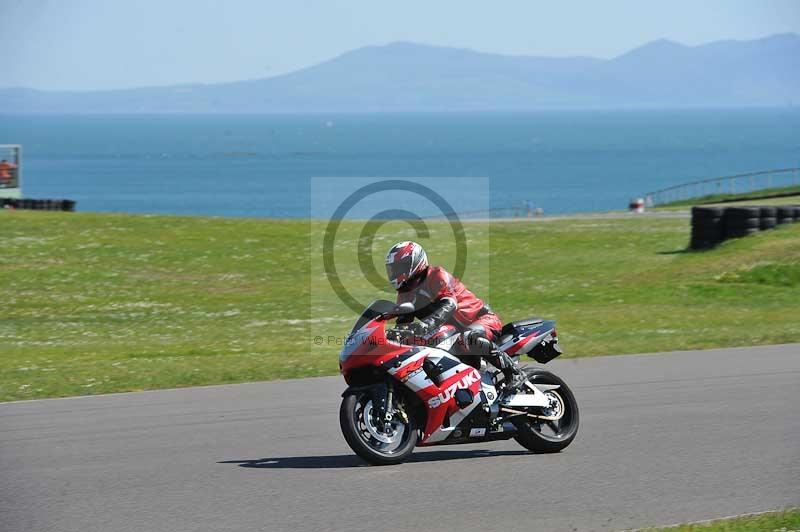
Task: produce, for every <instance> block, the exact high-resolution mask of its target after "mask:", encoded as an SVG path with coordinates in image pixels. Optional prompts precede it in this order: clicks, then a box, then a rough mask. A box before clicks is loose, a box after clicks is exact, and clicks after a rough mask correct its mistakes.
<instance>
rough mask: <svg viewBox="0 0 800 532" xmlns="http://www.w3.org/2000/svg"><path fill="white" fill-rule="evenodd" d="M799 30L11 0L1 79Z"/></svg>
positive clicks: (150, 78) (572, 8)
mask: <svg viewBox="0 0 800 532" xmlns="http://www.w3.org/2000/svg"><path fill="white" fill-rule="evenodd" d="M783 32H795V33H800V0H748V1H744V0H702V1H696V0H688V1H687V0H666V1H627V0H626V1H614V0H604V1H584V2H552V1H547V2H545V1H533V0H519V1H517V0H514V1H502V0H498V1H494V2H487V1H486V0H481V1H471V0H455V1H450V0H426V1H421V0H420V1H418V0H403V1H402V2H398V1H393V2H389V1H382V0H351V1H341V2H339V1H332V0H328V1H323V0H308V1H303V0H283V1H271V0H229V1H218V2H213V1H205V0H125V1H123V0H63V1H60V0H0V50H2V61H0V86H25V87H34V88H42V89H106V88H121V87H134V86H146V85H168V84H174V83H188V82H216V81H234V80H240V79H247V78H260V77H267V76H272V75H276V74H280V73H284V72H288V71H291V70H295V69H297V68H301V67H304V66H309V65H312V64H314V63H317V62H319V61H322V60H325V59H328V58H330V57H333V56H336V55H338V54H340V53H342V52H345V51H347V50H351V49H354V48H358V47H360V46H365V45H373V44H385V43H388V42H392V41H398V40H404V41H416V42H422V43H429V44H438V45H445V46H458V47H465V48H472V49H475V50H480V51H487V52H497V53H508V54H529V55H553V56H565V55H592V56H597V57H613V56H615V55H618V54H620V53H623V52H625V51H627V50H629V49H631V48H633V47H636V46H639V45H641V44H643V43H645V42H647V41H651V40H654V39H659V38H662V37H663V38H669V39H672V40H675V41H678V42H682V43H685V44H690V45H694V44H701V43H705V42H709V41H714V40H718V39H753V38H758V37H763V36H766V35H770V34H774V33H783Z"/></svg>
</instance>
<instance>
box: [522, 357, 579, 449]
mask: <svg viewBox="0 0 800 532" xmlns="http://www.w3.org/2000/svg"><path fill="white" fill-rule="evenodd" d="M525 373H526V375H527V377H528V381H530V382H531V383H532V384H534V385H536V384H545V385H551V386H557V387H554V388H552V389H549V390H544V394H545V395H546V396H547V397H548V399H549V400H550V407H549V408H547V409H545V410H544V411H543V412H542V413H541V415H542V416H543V418H549V419H543V418H534V417H530V416H519V417H518V418H515V420H514V424H515V425H516V427H517V431H518V432H517V435H516V436H515V437H514V439H515V440H517V443H519V444H520V445H522V446H523V447H525V448H526V449H528V450H530V451H533V452H535V453H557V452H559V451H561V450H563V449H565V448H566V447H567V446H568V445H569V444H570V443H572V440H574V439H575V436H576V435H577V434H578V417H579V416H578V403H577V402H576V401H575V396H574V395H573V394H572V391H571V390H570V389H569V387H568V386H567V383H566V382H564V381H563V380H561V379H560V378H559V377H557V376H556V375H553V374H552V373H550V372H549V371H543V370H538V369H533V370H528V371H526V372H525ZM549 387H550V386H548V388H549Z"/></svg>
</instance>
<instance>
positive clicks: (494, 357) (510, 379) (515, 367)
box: [488, 350, 528, 391]
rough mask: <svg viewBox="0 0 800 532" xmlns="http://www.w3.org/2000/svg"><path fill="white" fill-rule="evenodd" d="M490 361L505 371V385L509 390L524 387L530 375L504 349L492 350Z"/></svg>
mask: <svg viewBox="0 0 800 532" xmlns="http://www.w3.org/2000/svg"><path fill="white" fill-rule="evenodd" d="M488 358H489V361H490V362H491V363H492V365H494V366H495V367H497V368H498V369H499V370H500V371H502V372H503V377H505V380H504V381H503V382H504V383H505V387H506V389H507V390H509V391H516V390H519V389H520V388H522V386H523V385H524V384H525V381H526V380H527V379H528V377H527V376H526V375H525V374H524V373H523V372H522V370H521V369H519V364H517V363H516V362H514V359H513V358H511V357H510V356H508V355H507V354H506V353H504V352H503V351H497V350H494V351H492V354H491V355H490V356H489V357H488Z"/></svg>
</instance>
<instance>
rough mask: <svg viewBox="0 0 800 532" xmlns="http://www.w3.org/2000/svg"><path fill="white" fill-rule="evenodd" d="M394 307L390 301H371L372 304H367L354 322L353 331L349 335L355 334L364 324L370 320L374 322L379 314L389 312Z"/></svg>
mask: <svg viewBox="0 0 800 532" xmlns="http://www.w3.org/2000/svg"><path fill="white" fill-rule="evenodd" d="M394 307H395V304H394V303H392V302H391V301H386V300H385V299H377V300H375V301H373V302H372V303H370V304H369V306H368V307H367V308H365V309H364V312H362V313H361V316H359V318H358V321H356V324H355V325H353V329H352V330H351V331H350V334H352V333H354V332H356V331H357V330H359V329H360V328H361V327H363V326H364V324H366V323H368V322H369V321H371V320H374V319H375V318H377V317H378V316H380V315H381V314H385V313H387V312H390V311H391V310H392V309H394Z"/></svg>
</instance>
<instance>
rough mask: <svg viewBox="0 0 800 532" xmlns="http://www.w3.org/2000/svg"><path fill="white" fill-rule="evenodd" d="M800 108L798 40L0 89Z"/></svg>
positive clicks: (418, 56) (518, 104)
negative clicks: (241, 77)
mask: <svg viewBox="0 0 800 532" xmlns="http://www.w3.org/2000/svg"><path fill="white" fill-rule="evenodd" d="M797 103H800V36H798V35H797V34H793V33H789V34H781V35H774V36H772V37H767V38H764V39H758V40H753V41H717V42H713V43H710V44H705V45H701V46H684V45H682V44H678V43H676V42H672V41H668V40H659V41H654V42H651V43H648V44H646V45H644V46H641V47H639V48H636V49H634V50H632V51H630V52H628V53H626V54H623V55H621V56H619V57H615V58H613V59H596V58H591V57H567V58H551V57H533V56H507V55H497V54H487V53H481V52H475V51H472V50H466V49H458V48H445V47H439V46H427V45H422V44H414V43H409V42H398V43H393V44H388V45H386V46H368V47H365V48H359V49H357V50H353V51H351V52H347V53H345V54H342V55H340V56H338V57H335V58H333V59H331V60H329V61H325V62H323V63H320V64H317V65H314V66H311V67H308V68H305V69H302V70H298V71H296V72H292V73H289V74H285V75H282V76H276V77H272V78H265V79H258V80H250V81H239V82H234V83H219V84H209V85H202V84H197V85H176V86H171V87H152V88H140V89H125V90H111V91H87V92H65V91H40V90H34V89H25V88H10V89H0V112H3V113H9V112H12V113H13V112H35V113H172V112H177V113H267V112H270V113H272V112H379V111H380V112H401V111H470V110H473V111H478V110H480V111H489V110H498V111H499V110H541V109H604V108H605V109H608V108H684V107H742V106H774V105H792V104H797Z"/></svg>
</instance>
